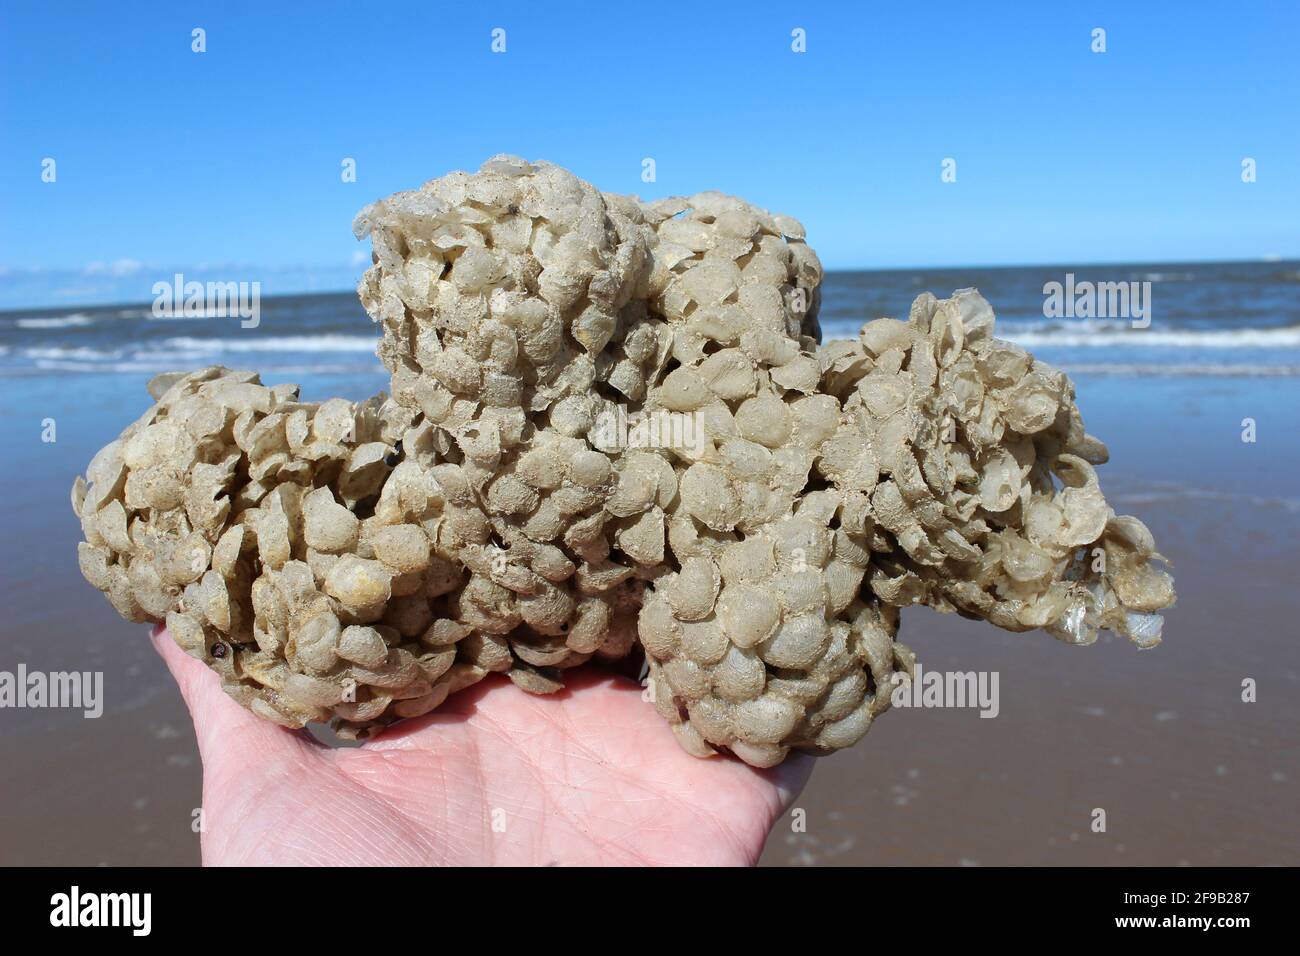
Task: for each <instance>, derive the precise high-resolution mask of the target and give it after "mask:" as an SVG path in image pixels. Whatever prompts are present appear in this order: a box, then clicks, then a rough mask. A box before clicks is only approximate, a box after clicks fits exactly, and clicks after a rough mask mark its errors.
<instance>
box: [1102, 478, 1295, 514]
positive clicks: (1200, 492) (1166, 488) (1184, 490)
mask: <svg viewBox="0 0 1300 956" xmlns="http://www.w3.org/2000/svg"><path fill="white" fill-rule="evenodd" d="M1109 497H1110V498H1112V499H1113V500H1114V501H1115V502H1116V503H1120V502H1122V503H1124V504H1125V505H1133V506H1135V507H1141V506H1143V505H1149V504H1153V503H1156V502H1162V501H1215V502H1231V503H1234V504H1246V505H1252V506H1254V507H1259V508H1281V509H1283V510H1284V511H1288V512H1290V513H1292V514H1296V513H1300V498H1284V497H1273V496H1268V495H1250V494H1240V493H1237V492H1232V491H1218V490H1216V489H1213V488H1195V487H1192V486H1191V485H1183V484H1179V483H1178V482H1173V481H1158V482H1152V483H1151V485H1150V486H1149V487H1147V488H1145V489H1143V490H1140V491H1118V492H1113V493H1112V494H1110V495H1109Z"/></svg>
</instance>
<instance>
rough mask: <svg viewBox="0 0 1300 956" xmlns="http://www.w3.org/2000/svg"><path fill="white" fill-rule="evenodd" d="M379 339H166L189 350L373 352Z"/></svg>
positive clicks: (171, 346)
mask: <svg viewBox="0 0 1300 956" xmlns="http://www.w3.org/2000/svg"><path fill="white" fill-rule="evenodd" d="M378 344H379V340H378V339H377V338H375V337H374V336H373V335H269V336H262V337H260V338H254V337H249V338H246V339H199V338H192V337H189V336H181V337H179V338H172V339H167V340H166V341H164V342H163V343H162V345H163V347H164V348H168V349H177V350H181V351H186V352H203V353H214V352H370V353H372V354H373V353H374V351H375V346H376V345H378Z"/></svg>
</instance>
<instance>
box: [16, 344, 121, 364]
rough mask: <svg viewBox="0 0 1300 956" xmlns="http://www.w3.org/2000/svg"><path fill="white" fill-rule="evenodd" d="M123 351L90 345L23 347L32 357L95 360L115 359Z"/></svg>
mask: <svg viewBox="0 0 1300 956" xmlns="http://www.w3.org/2000/svg"><path fill="white" fill-rule="evenodd" d="M121 354H122V353H121V351H120V350H118V349H113V350H111V351H108V350H105V349H94V348H90V347H89V346H86V345H82V346H76V347H73V346H51V347H49V348H30V349H23V355H25V356H26V357H27V358H30V359H55V360H58V359H79V360H82V361H89V362H93V361H96V360H98V359H115V358H118V357H119V356H120V355H121Z"/></svg>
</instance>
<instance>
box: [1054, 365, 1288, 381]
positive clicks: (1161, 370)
mask: <svg viewBox="0 0 1300 956" xmlns="http://www.w3.org/2000/svg"><path fill="white" fill-rule="evenodd" d="M1060 367H1061V368H1062V369H1063V370H1064V371H1066V372H1069V373H1070V374H1071V375H1116V376H1125V375H1127V376H1142V377H1143V378H1146V377H1149V376H1156V375H1163V376H1166V377H1169V376H1172V377H1179V378H1200V377H1205V378H1297V377H1300V365H1253V364H1250V363H1248V362H1205V363H1200V362H1198V363H1192V362H1062V363H1060Z"/></svg>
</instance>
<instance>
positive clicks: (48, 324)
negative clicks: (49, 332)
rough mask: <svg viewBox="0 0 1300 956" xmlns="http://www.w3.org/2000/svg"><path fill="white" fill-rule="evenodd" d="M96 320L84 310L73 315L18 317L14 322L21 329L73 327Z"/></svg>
mask: <svg viewBox="0 0 1300 956" xmlns="http://www.w3.org/2000/svg"><path fill="white" fill-rule="evenodd" d="M94 321H95V320H94V319H92V318H91V317H90V316H88V315H86V313H84V312H73V313H72V314H71V315H54V316H50V317H48V318H37V317H31V318H26V319H18V320H17V321H16V322H15V323H14V324H15V325H16V326H18V328H20V329H71V328H76V327H77V326H79V325H90V324H91V323H92V322H94Z"/></svg>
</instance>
